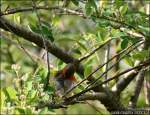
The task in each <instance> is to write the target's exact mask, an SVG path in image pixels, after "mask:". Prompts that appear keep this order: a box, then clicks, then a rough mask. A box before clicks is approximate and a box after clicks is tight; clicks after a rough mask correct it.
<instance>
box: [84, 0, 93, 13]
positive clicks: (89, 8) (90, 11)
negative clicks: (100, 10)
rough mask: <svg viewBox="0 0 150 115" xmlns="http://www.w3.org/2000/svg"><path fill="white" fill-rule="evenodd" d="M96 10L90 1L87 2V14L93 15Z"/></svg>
mask: <svg viewBox="0 0 150 115" xmlns="http://www.w3.org/2000/svg"><path fill="white" fill-rule="evenodd" d="M93 12H94V9H93V7H92V6H91V4H90V2H87V3H86V4H85V14H86V16H91V15H92V14H93Z"/></svg>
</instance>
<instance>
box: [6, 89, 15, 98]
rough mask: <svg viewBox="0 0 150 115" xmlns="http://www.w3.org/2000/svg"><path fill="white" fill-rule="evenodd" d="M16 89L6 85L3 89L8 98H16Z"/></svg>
mask: <svg viewBox="0 0 150 115" xmlns="http://www.w3.org/2000/svg"><path fill="white" fill-rule="evenodd" d="M16 94H17V92H16V90H15V89H14V88H12V87H7V88H6V89H5V95H6V96H7V97H8V98H9V99H10V100H15V99H16Z"/></svg>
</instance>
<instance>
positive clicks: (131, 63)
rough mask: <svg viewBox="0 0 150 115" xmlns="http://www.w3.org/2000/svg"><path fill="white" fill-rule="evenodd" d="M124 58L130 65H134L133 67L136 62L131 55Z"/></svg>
mask: <svg viewBox="0 0 150 115" xmlns="http://www.w3.org/2000/svg"><path fill="white" fill-rule="evenodd" d="M124 60H125V62H126V64H128V65H129V66H132V67H133V66H134V62H133V60H132V58H131V57H130V56H126V57H125V58H124Z"/></svg>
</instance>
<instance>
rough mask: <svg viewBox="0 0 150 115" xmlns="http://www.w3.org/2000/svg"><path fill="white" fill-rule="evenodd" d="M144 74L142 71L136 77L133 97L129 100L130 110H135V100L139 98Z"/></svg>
mask: <svg viewBox="0 0 150 115" xmlns="http://www.w3.org/2000/svg"><path fill="white" fill-rule="evenodd" d="M144 74H145V71H144V70H143V71H142V72H141V73H140V74H139V75H138V77H137V81H136V84H135V90H134V93H133V96H132V97H131V99H130V103H129V104H130V105H129V106H131V107H132V108H135V107H136V103H137V100H138V97H139V94H140V91H141V88H142V85H143V81H144V76H145V75H144Z"/></svg>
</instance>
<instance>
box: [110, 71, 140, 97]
mask: <svg viewBox="0 0 150 115" xmlns="http://www.w3.org/2000/svg"><path fill="white" fill-rule="evenodd" d="M137 74H138V71H134V70H133V71H131V72H130V73H129V74H128V75H127V76H126V77H124V78H122V79H120V80H119V81H118V82H117V83H116V85H115V86H113V88H112V91H113V92H114V93H115V94H117V95H119V94H120V93H121V92H122V91H123V90H124V89H125V88H126V87H127V86H128V84H129V83H130V82H131V81H132V80H133V79H134V78H135V77H136V75H137Z"/></svg>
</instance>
